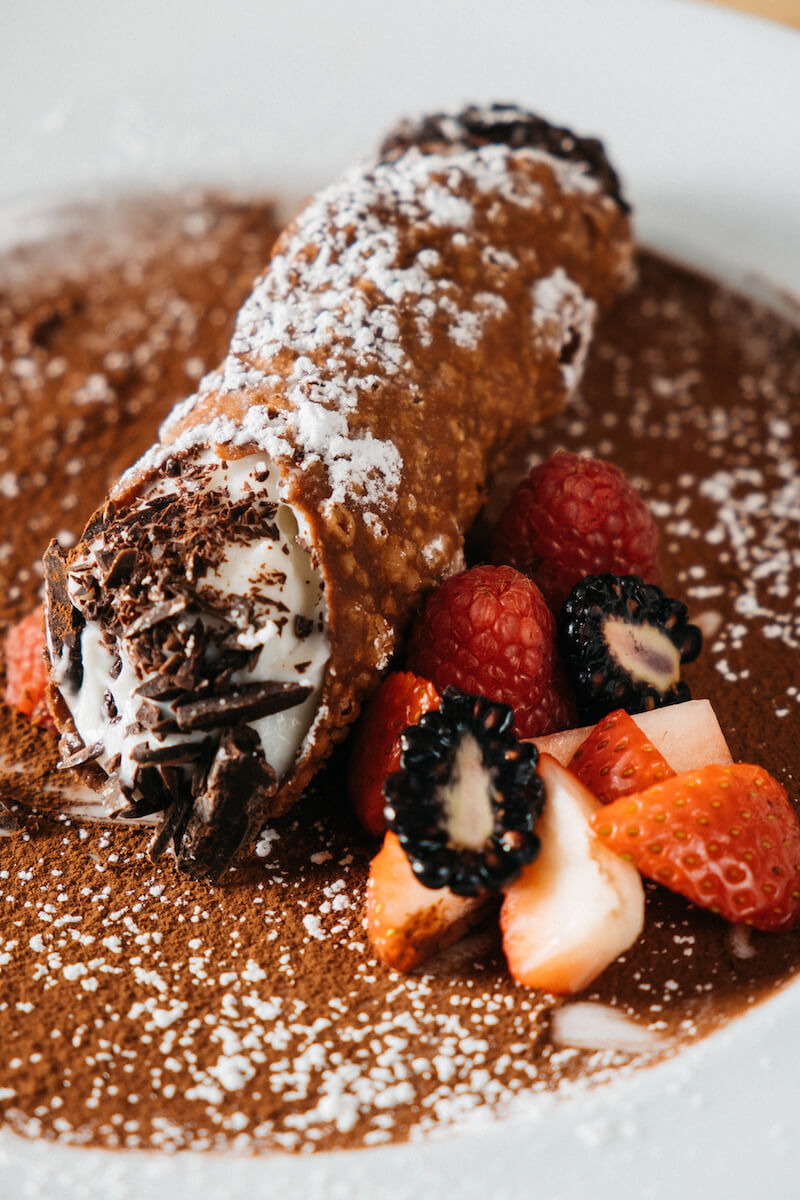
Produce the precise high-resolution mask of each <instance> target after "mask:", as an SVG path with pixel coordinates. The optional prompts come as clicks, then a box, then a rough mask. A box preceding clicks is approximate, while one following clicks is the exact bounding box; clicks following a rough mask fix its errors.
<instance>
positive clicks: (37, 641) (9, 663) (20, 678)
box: [4, 608, 54, 729]
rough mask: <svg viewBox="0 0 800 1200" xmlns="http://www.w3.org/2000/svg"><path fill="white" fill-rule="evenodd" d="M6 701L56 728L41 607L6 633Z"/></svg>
mask: <svg viewBox="0 0 800 1200" xmlns="http://www.w3.org/2000/svg"><path fill="white" fill-rule="evenodd" d="M4 650H5V660H6V694H5V701H6V704H8V705H9V707H11V708H15V709H16V710H17V712H19V713H22V715H23V716H25V717H29V718H30V720H31V721H32V722H33V724H34V725H42V726H43V727H46V728H49V729H53V728H54V725H53V720H52V717H51V716H50V713H49V711H48V708H47V701H46V699H45V690H46V688H47V683H48V679H47V666H46V663H45V656H44V655H45V641H44V618H43V616H42V610H41V608H37V609H34V611H33V612H32V613H29V614H28V616H27V617H23V619H22V620H21V621H20V622H19V623H18V624H16V625H13V626H12V627H11V629H9V631H8V633H7V634H6V637H5V645H4Z"/></svg>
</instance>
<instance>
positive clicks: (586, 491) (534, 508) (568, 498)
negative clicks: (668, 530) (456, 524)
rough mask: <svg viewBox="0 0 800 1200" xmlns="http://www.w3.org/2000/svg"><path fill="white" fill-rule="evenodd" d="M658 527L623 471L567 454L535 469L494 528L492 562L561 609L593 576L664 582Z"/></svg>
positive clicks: (554, 456)
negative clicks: (523, 578) (519, 573)
mask: <svg viewBox="0 0 800 1200" xmlns="http://www.w3.org/2000/svg"><path fill="white" fill-rule="evenodd" d="M657 542H658V531H657V530H656V526H655V522H654V521H653V517H652V515H651V513H650V510H649V509H648V507H647V505H646V504H645V503H644V501H643V500H642V499H641V497H640V496H639V495H638V494H637V493H636V492H635V491H634V489H633V488H632V487H631V485H630V484H629V483H628V481H627V479H626V478H625V476H624V475H623V474H622V471H620V470H619V468H618V467H615V466H614V465H613V464H612V463H609V462H604V461H603V460H602V459H599V458H581V457H579V456H578V455H577V454H568V453H567V452H566V451H561V452H559V453H558V454H554V455H553V456H552V457H551V458H548V459H547V460H546V461H545V462H543V463H540V464H539V466H537V467H533V469H532V470H531V471H530V472H529V474H528V476H527V478H526V479H523V481H522V482H521V483H520V484H519V486H518V487H517V490H516V491H515V492H514V495H513V496H512V497H511V500H510V501H509V503H508V506H507V507H506V508H505V510H504V511H503V513H502V514H501V516H500V519H499V521H498V522H497V525H496V527H495V530H494V534H493V537H492V561H493V562H496V563H509V564H510V565H511V566H513V567H516V568H517V570H518V571H523V572H524V573H525V574H526V575H529V576H530V577H531V579H533V581H534V582H535V583H536V584H538V586H539V587H540V588H541V590H542V592H543V593H544V595H545V597H546V598H547V602H548V603H549V604H550V606H551V607H552V609H553V611H554V612H557V611H558V610H559V609H560V608H561V605H562V604H563V603H564V601H565V600H566V598H567V596H568V595H569V593H570V591H571V589H572V588H573V587H574V586H575V584H576V583H578V582H579V581H580V580H581V579H583V578H584V576H585V575H602V574H605V573H611V574H612V575H638V576H639V578H640V579H643V580H644V582H645V583H656V584H657V583H658V582H659V580H660V571H659V567H658V556H657Z"/></svg>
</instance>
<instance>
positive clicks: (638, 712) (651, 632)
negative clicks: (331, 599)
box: [348, 453, 800, 993]
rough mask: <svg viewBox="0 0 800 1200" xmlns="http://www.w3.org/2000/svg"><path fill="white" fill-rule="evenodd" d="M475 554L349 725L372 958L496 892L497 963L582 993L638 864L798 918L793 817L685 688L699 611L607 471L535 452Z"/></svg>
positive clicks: (633, 920) (447, 938) (717, 905)
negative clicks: (372, 839)
mask: <svg viewBox="0 0 800 1200" xmlns="http://www.w3.org/2000/svg"><path fill="white" fill-rule="evenodd" d="M491 557H492V565H480V566H476V567H473V568H472V569H470V570H467V571H464V572H463V573H462V574H460V575H456V576H454V577H452V578H450V579H448V580H447V581H446V582H445V583H444V584H442V586H441V587H440V588H439V589H438V591H436V592H435V593H433V594H432V595H431V596H430V597H429V598H428V601H427V603H426V605H425V607H424V609H423V610H422V612H421V613H420V614H419V615H418V617H417V620H416V622H415V624H414V626H413V628H412V631H411V635H410V638H409V642H408V648H407V659H406V667H407V670H406V671H398V672H395V673H394V674H391V675H389V676H388V678H387V679H386V680H385V682H384V683H383V685H382V687H381V688H380V689H379V691H378V692H377V693H376V695H375V696H374V697H373V698H372V700H371V702H370V704H369V705H368V706H367V708H366V710H365V712H364V714H363V716H362V718H361V721H360V724H359V726H358V727H357V730H356V732H355V735H354V737H353V739H352V751H351V758H350V769H349V775H348V791H349V795H350V799H351V802H352V804H353V806H354V808H355V811H356V813H357V814H358V815H359V817H360V819H361V821H362V823H363V824H364V825H365V827H366V828H367V829H368V830H369V831H370V833H372V834H373V835H378V836H381V835H383V837H384V840H383V845H382V848H381V850H380V852H379V853H378V854H377V856H376V857H375V858H374V860H373V862H372V865H371V869H370V877H369V884H368V890H367V931H368V934H369V937H370V940H371V942H372V944H373V946H374V948H375V950H376V952H377V954H378V955H379V957H380V958H381V959H382V960H383V961H384V962H385V963H386V964H387V965H389V966H391V967H394V968H395V969H397V970H401V971H410V970H413V969H414V968H415V967H416V966H418V965H420V964H421V963H422V962H424V961H425V960H426V959H427V958H428V957H429V956H430V955H432V954H434V953H436V952H437V951H439V950H441V949H443V948H444V947H446V946H448V945H450V944H452V942H454V941H455V940H456V939H457V938H459V937H461V935H462V934H463V933H464V932H465V931H466V930H467V929H469V928H470V927H472V926H474V925H475V924H476V923H478V922H480V921H482V920H484V919H485V918H486V917H487V915H488V914H490V913H491V912H496V911H497V910H498V909H499V920H500V927H501V931H502V940H503V948H504V951H505V954H506V958H507V960H508V964H509V969H510V971H511V974H512V976H513V977H514V978H515V979H516V980H517V981H518V982H519V983H522V984H524V985H527V986H530V987H537V988H542V989H545V990H547V991H551V992H555V993H572V992H576V991H580V990H581V989H582V988H584V987H586V986H587V985H588V984H589V983H590V982H591V981H592V980H593V979H595V978H596V977H597V976H598V975H599V974H600V973H601V972H602V971H603V970H604V969H605V968H606V967H607V966H608V965H609V964H610V963H612V962H613V961H614V960H615V959H616V958H617V957H618V956H619V955H620V954H622V953H623V952H624V951H625V950H627V949H628V948H629V947H630V946H631V945H632V944H633V942H634V941H635V940H636V939H637V938H638V936H639V934H640V933H641V931H642V928H643V924H644V902H645V895H644V889H643V886H642V876H646V877H647V878H649V879H652V880H655V881H656V882H657V883H660V884H663V885H664V886H666V887H668V888H671V889H672V890H673V891H677V892H680V893H681V894H682V895H684V896H685V897H687V898H688V899H689V900H691V901H693V902H694V903H695V904H699V905H702V906H703V907H705V908H708V909H711V910H712V911H713V912H716V913H718V914H719V915H720V916H722V917H723V918H725V919H727V920H729V921H735V922H746V923H748V924H750V925H753V926H754V927H755V928H757V929H761V930H766V931H771V930H776V931H783V930H786V929H788V928H790V927H792V926H793V925H795V924H796V923H797V922H798V921H800V823H798V819H797V816H796V814H795V812H794V809H793V807H792V805H791V804H790V802H789V800H788V798H787V795H786V792H785V790H784V789H783V788H782V787H781V785H780V784H779V783H777V782H776V781H775V780H774V779H772V778H771V777H770V776H769V775H768V774H767V772H766V771H764V770H762V769H761V768H759V767H756V766H751V765H748V764H741V763H736V764H734V763H733V762H732V761H731V756H730V752H729V750H728V747H727V744H726V742H725V738H724V736H723V734H722V731H721V730H720V728H719V724H718V722H717V720H716V717H715V716H714V713H713V710H712V709H711V706H710V704H709V703H708V702H707V701H692V700H691V697H690V693H689V689H688V687H687V685H686V683H685V681H684V680H683V679H681V667H682V665H683V664H685V663H688V662H691V661H692V660H693V659H694V658H696V657H697V655H698V653H699V652H700V648H701V636H700V631H699V629H697V628H696V626H694V625H691V624H689V623H688V621H687V611H686V607H685V606H684V605H683V604H682V603H680V602H679V601H678V600H674V599H671V598H670V597H668V596H666V595H665V594H664V593H663V592H662V591H661V589H660V588H659V587H658V581H659V578H660V572H659V566H658V553H657V531H656V527H655V524H654V522H653V519H652V517H651V515H650V513H649V511H648V509H647V507H646V506H645V505H644V503H643V502H642V500H641V499H640V497H639V496H638V495H637V494H636V492H635V491H634V490H633V488H632V487H631V485H630V484H629V483H628V482H627V480H626V479H625V478H624V476H623V475H622V473H621V472H620V471H619V470H618V469H617V468H616V467H614V466H612V465H611V464H610V463H605V462H602V461H600V460H597V459H589V458H581V457H578V456H576V455H573V454H566V453H559V454H556V455H554V456H553V457H552V458H550V459H548V460H547V461H546V462H544V463H542V464H541V465H540V466H537V467H534V468H533V470H531V472H530V473H529V475H528V476H527V478H526V479H525V480H523V482H522V483H521V484H520V485H519V487H518V488H517V490H516V492H515V494H514V496H513V497H512V499H511V501H510V503H509V505H508V507H507V509H506V510H505V512H504V513H503V514H502V516H501V517H500V520H499V522H498V524H497V526H496V529H495V531H494V534H493V539H492V549H491ZM576 718H580V719H581V720H582V721H583V722H584V726H583V727H581V728H575V727H574V726H575V725H576Z"/></svg>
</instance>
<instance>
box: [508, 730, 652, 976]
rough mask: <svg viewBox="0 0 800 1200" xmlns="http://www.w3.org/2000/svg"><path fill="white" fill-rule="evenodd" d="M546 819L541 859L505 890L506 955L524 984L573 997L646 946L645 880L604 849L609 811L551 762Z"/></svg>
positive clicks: (542, 769)
mask: <svg viewBox="0 0 800 1200" xmlns="http://www.w3.org/2000/svg"><path fill="white" fill-rule="evenodd" d="M539 773H540V775H541V777H542V780H543V782H544V785H545V791H546V797H547V798H546V800H545V806H544V812H543V813H542V816H541V818H540V820H539V821H538V823H537V825H536V832H537V833H538V834H539V835H540V837H541V839H542V850H541V853H540V855H539V857H538V858H537V859H536V860H535V861H534V862H532V863H530V864H529V865H528V866H527V867H523V869H522V874H521V875H520V877H519V879H518V880H516V882H515V883H512V884H510V885H509V886H508V887H507V888H505V898H504V900H503V907H502V908H501V909H500V928H501V930H502V933H503V950H504V951H505V955H506V959H507V960H508V967H509V970H510V971H511V974H512V975H513V977H514V979H516V981H517V983H521V984H524V985H525V986H526V987H536V988H541V989H542V990H544V991H547V992H554V993H556V994H557V995H568V994H571V993H574V992H579V991H582V990H583V988H585V987H588V985H589V984H590V983H591V982H592V980H593V979H596V978H597V976H598V975H599V974H601V972H602V971H604V970H605V969H606V967H607V966H609V965H610V964H611V963H612V962H614V960H615V959H616V958H618V957H619V955H620V954H623V953H624V952H625V951H626V950H627V949H628V948H629V947H630V946H632V945H633V943H634V942H635V941H636V939H637V938H638V936H639V934H640V933H641V932H642V926H643V925H644V889H643V887H642V880H641V878H640V876H639V874H638V873H637V871H636V870H635V868H634V867H633V866H632V865H631V864H630V863H629V862H625V860H624V859H623V858H620V857H619V856H617V855H616V854H614V853H613V852H612V851H610V850H609V849H608V847H607V846H605V845H604V844H603V842H601V841H600V839H599V838H598V837H597V836H596V835H595V833H594V830H593V829H592V824H591V822H592V818H593V816H594V815H595V814H596V813H598V812H602V811H603V810H602V809H601V808H600V805H599V804H598V802H597V800H595V798H594V796H592V795H591V793H590V792H589V791H588V790H587V789H586V788H585V787H584V786H583V784H582V783H581V782H580V780H578V779H576V778H575V776H574V775H573V774H572V772H571V771H567V770H566V768H565V767H562V766H561V764H560V763H558V762H557V761H556V760H555V759H554V758H551V757H550V756H549V755H548V754H543V755H542V757H541V759H540V762H539Z"/></svg>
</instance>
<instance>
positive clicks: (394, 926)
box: [367, 833, 496, 971]
mask: <svg viewBox="0 0 800 1200" xmlns="http://www.w3.org/2000/svg"><path fill="white" fill-rule="evenodd" d="M495 901H496V898H495V897H494V896H492V895H491V893H489V892H483V893H481V895H480V896H469V897H468V896H454V895H453V893H452V892H450V891H448V890H447V888H440V889H439V891H436V892H432V891H431V889H430V888H426V887H423V886H422V884H421V883H419V881H418V880H417V877H416V876H415V874H414V872H413V871H412V870H411V864H410V863H409V861H408V859H407V858H406V856H405V854H404V853H403V848H402V846H401V845H400V843H399V841H398V840H397V838H396V837H395V835H394V834H393V833H387V834H386V837H385V838H384V841H383V846H382V847H381V849H380V850H379V852H378V853H377V854H376V855H375V857H374V858H373V860H372V862H371V863H370V868H369V879H368V881H367V936H368V938H369V940H370V942H371V943H372V946H373V948H374V950H375V953H376V954H377V955H378V958H380V959H381V961H382V962H385V963H386V965H387V966H388V967H394V969H395V970H396V971H412V970H413V969H414V967H418V966H419V965H420V963H423V962H425V960H426V959H427V958H430V957H431V955H432V954H436V953H438V951H439V950H444V949H445V948H446V947H447V946H451V945H452V944H453V942H456V941H458V939H459V938H460V937H461V935H462V934H464V933H466V932H467V930H468V929H470V928H471V927H472V926H473V925H476V924H477V923H478V922H479V921H480V920H481V919H482V918H483V916H484V914H485V913H486V911H487V908H489V906H490V905H491V904H493V903H495Z"/></svg>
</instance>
